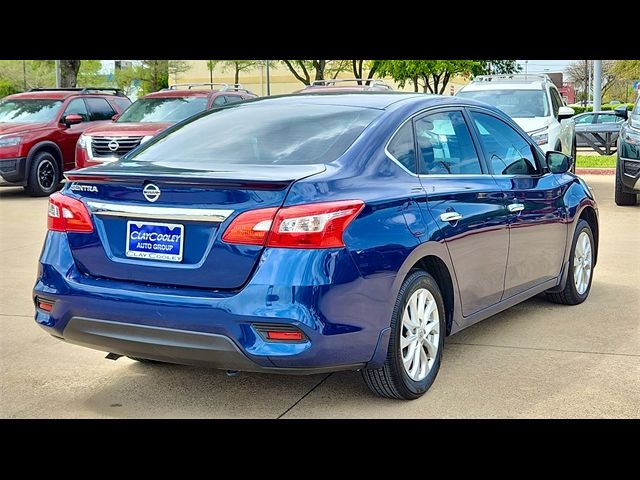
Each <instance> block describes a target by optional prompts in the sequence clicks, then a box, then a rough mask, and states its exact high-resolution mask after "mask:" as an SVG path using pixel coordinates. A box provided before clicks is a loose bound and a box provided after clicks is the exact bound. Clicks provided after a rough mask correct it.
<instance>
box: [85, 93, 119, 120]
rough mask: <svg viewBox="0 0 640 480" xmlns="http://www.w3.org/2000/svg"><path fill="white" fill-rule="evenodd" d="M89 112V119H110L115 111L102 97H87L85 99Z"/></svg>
mask: <svg viewBox="0 0 640 480" xmlns="http://www.w3.org/2000/svg"><path fill="white" fill-rule="evenodd" d="M85 100H86V102H87V105H88V106H89V112H90V113H91V120H111V117H113V116H114V115H115V114H116V112H115V111H114V110H113V108H112V107H111V105H109V102H107V101H106V100H105V99H104V98H96V97H93V98H92V97H88V98H86V99H85Z"/></svg>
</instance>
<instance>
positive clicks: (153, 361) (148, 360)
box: [127, 357, 166, 365]
mask: <svg viewBox="0 0 640 480" xmlns="http://www.w3.org/2000/svg"><path fill="white" fill-rule="evenodd" d="M127 358H130V359H131V360H135V361H136V362H140V363H149V364H159V365H166V362H160V361H158V360H151V359H149V358H140V357H127Z"/></svg>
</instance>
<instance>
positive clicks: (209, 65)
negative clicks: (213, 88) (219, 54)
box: [207, 60, 220, 83]
mask: <svg viewBox="0 0 640 480" xmlns="http://www.w3.org/2000/svg"><path fill="white" fill-rule="evenodd" d="M219 61H220V60H207V70H209V81H210V82H211V83H213V70H214V69H215V68H216V65H217V64H218V62H219Z"/></svg>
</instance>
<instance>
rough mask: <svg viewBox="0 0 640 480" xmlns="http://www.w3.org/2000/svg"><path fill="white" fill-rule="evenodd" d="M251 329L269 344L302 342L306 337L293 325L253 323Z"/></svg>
mask: <svg viewBox="0 0 640 480" xmlns="http://www.w3.org/2000/svg"><path fill="white" fill-rule="evenodd" d="M253 328H255V329H256V330H257V332H258V333H259V334H260V335H261V336H262V337H263V338H264V339H265V340H267V341H271V342H303V341H305V340H306V338H307V337H306V336H305V334H304V332H302V330H300V329H299V328H298V327H296V326H294V325H287V324H277V323H276V324H273V323H254V324H253Z"/></svg>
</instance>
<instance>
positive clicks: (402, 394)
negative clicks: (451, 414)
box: [362, 270, 446, 400]
mask: <svg viewBox="0 0 640 480" xmlns="http://www.w3.org/2000/svg"><path fill="white" fill-rule="evenodd" d="M409 303H411V306H409ZM412 312H413V313H412ZM424 317H426V318H424ZM436 317H437V318H436ZM445 335H446V322H445V309H444V302H443V300H442V294H441V293H440V288H439V287H438V284H437V282H436V281H435V280H434V278H433V277H432V276H431V275H429V274H428V273H427V272H425V271H423V270H414V271H412V272H410V274H409V276H408V277H407V278H406V279H405V281H404V282H403V283H402V286H401V287H400V291H399V293H398V297H397V299H396V302H395V305H394V308H393V313H392V316H391V335H390V338H389V347H388V350H387V357H386V359H385V362H384V365H383V366H382V368H376V369H365V370H362V377H363V379H364V381H365V383H366V384H367V386H368V387H369V389H370V390H371V391H372V392H374V393H376V394H378V395H380V396H382V397H387V398H393V399H399V400H414V399H416V398H419V397H421V396H422V395H424V393H425V392H426V391H427V390H428V389H429V387H431V385H432V384H433V382H434V380H435V379H436V376H437V375H438V370H439V369H440V362H441V360H442V350H443V345H444V337H445ZM411 338H415V339H417V340H415V341H411ZM403 344H404V345H405V346H404V347H402V345H403ZM413 352H415V354H414V353H413ZM404 359H406V366H405V360H404ZM423 365H424V367H423ZM411 372H413V373H411Z"/></svg>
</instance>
